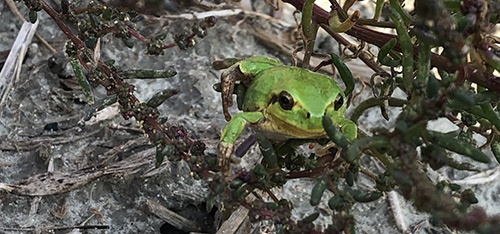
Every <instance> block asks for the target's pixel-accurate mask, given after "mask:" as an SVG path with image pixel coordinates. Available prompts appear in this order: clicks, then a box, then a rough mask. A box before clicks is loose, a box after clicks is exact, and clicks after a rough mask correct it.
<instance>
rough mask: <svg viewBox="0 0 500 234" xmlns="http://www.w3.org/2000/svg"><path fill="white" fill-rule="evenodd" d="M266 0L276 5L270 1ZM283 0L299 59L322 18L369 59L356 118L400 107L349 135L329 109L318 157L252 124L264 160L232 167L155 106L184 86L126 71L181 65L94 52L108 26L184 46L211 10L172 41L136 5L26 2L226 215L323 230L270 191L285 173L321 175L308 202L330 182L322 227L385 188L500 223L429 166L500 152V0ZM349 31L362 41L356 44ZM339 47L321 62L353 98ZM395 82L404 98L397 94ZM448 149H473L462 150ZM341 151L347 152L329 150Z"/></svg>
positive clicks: (149, 43) (129, 37) (164, 48)
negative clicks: (139, 83)
mask: <svg viewBox="0 0 500 234" xmlns="http://www.w3.org/2000/svg"><path fill="white" fill-rule="evenodd" d="M235 2H237V1H235ZM266 2H268V3H269V4H270V7H272V5H273V4H272V3H271V2H272V1H270V0H267V1H266ZM283 2H285V3H288V4H291V5H292V6H294V7H295V8H296V9H297V10H298V11H302V20H301V25H300V26H301V28H302V31H301V32H302V33H301V37H302V40H303V43H302V44H301V47H300V48H297V51H299V50H302V51H304V54H305V55H304V58H300V59H301V60H302V64H303V65H304V67H308V66H309V61H310V58H311V57H314V56H317V55H316V54H315V53H314V51H313V48H314V42H315V37H316V34H317V32H318V29H319V28H322V29H323V30H325V31H326V32H327V33H328V34H329V35H330V36H331V37H332V38H334V39H335V40H336V41H337V42H338V43H339V44H340V45H341V46H342V47H343V48H345V49H344V50H342V53H347V51H350V52H351V55H352V56H354V57H357V58H359V59H360V60H362V61H363V62H364V63H365V64H366V66H368V67H369V68H370V69H372V70H373V75H372V77H371V82H370V84H369V86H370V87H371V89H372V91H373V96H372V97H371V98H369V99H367V100H365V101H363V102H362V103H360V104H359V105H358V106H356V107H355V108H354V111H353V114H352V116H351V120H352V121H354V122H355V123H356V122H357V120H358V118H359V117H360V116H361V115H362V114H363V113H364V111H365V110H367V109H369V108H373V107H376V108H380V110H381V113H382V117H384V118H388V115H387V113H386V110H387V108H388V107H401V108H402V111H401V112H400V113H399V115H398V116H397V118H396V121H395V122H396V124H395V126H394V127H393V128H390V129H385V128H375V129H370V131H369V132H363V131H361V130H360V131H359V132H358V137H357V138H356V139H354V140H352V141H349V140H347V139H346V138H345V137H344V136H343V135H342V133H341V132H340V131H339V130H338V129H337V127H336V126H334V125H333V123H332V120H331V119H328V118H324V120H323V125H324V128H325V130H326V131H327V133H328V136H329V138H330V139H329V140H331V141H333V142H335V145H336V146H335V147H332V148H330V149H328V153H327V154H326V155H323V156H322V157H317V156H316V155H315V154H314V153H312V154H310V155H305V154H304V153H300V152H296V151H295V150H294V147H281V146H282V145H279V146H278V145H277V144H276V143H275V142H271V141H269V140H267V139H266V138H265V137H263V136H259V135H257V136H256V138H257V141H258V142H259V146H260V147H261V149H263V150H262V153H263V155H264V159H263V160H262V163H260V164H258V165H257V166H256V167H255V168H252V169H249V170H246V169H241V170H239V171H236V172H234V173H233V174H230V175H228V176H226V175H224V174H223V173H220V172H218V168H217V166H216V160H217V159H216V157H215V156H214V155H208V154H206V153H205V148H206V146H205V144H204V143H203V142H202V141H200V140H193V139H191V138H190V134H189V133H188V132H187V131H186V130H185V129H184V128H183V127H182V126H177V125H175V123H169V122H168V121H166V118H164V116H162V114H161V113H160V112H159V111H158V110H157V108H156V107H158V106H159V105H160V104H161V103H163V102H164V101H165V100H166V99H168V98H169V97H171V96H173V95H175V94H176V93H178V91H177V90H173V89H168V90H164V91H162V92H160V93H158V94H157V95H155V96H154V97H152V98H151V99H150V100H149V101H147V102H140V101H139V100H138V99H137V98H136V97H135V95H134V86H133V85H131V84H129V83H128V82H127V80H128V79H140V78H151V77H153V78H155V77H156V78H160V77H170V76H174V75H175V74H176V72H175V71H173V70H165V71H152V70H147V69H144V70H122V69H120V68H118V67H115V66H114V64H113V61H101V59H100V58H99V57H98V56H96V55H95V53H94V51H96V50H98V49H97V47H98V44H99V39H100V38H102V37H104V36H106V35H108V34H112V35H113V36H114V37H116V38H119V39H121V40H122V41H123V43H124V44H125V45H127V46H129V47H133V46H134V44H135V43H137V42H140V43H144V44H145V45H146V48H147V51H146V53H148V54H151V55H158V54H162V53H168V49H169V48H172V47H178V48H179V49H181V50H188V49H189V48H191V47H193V46H196V43H195V39H200V40H202V38H203V37H204V36H205V35H206V34H207V33H210V28H211V27H213V26H214V24H215V23H216V19H215V18H214V17H209V18H205V19H203V20H200V21H198V23H197V24H195V25H193V26H192V27H191V28H186V29H185V30H184V31H181V32H177V33H176V35H175V36H174V41H173V42H170V43H169V42H166V38H165V35H149V36H144V35H141V34H140V33H139V32H138V31H136V30H135V25H134V23H133V21H132V19H134V18H135V17H137V16H138V13H137V12H136V11H135V10H138V9H134V10H132V9H127V8H115V7H110V6H106V5H104V4H102V3H99V2H98V1H90V2H89V3H88V4H87V5H86V6H85V7H83V8H76V7H74V5H73V4H72V3H70V1H68V0H62V1H61V5H60V6H61V9H59V11H56V10H54V9H53V8H52V7H51V6H50V5H49V4H47V2H46V1H45V0H25V1H24V3H25V4H26V6H27V7H28V8H29V9H30V14H29V18H30V20H32V21H35V20H36V18H37V14H40V13H39V12H40V11H43V12H45V13H47V14H48V15H49V16H50V17H51V18H52V19H53V20H54V22H55V23H56V24H57V25H58V26H59V28H60V29H61V31H62V32H63V33H64V34H65V35H66V36H67V38H68V39H69V42H68V43H67V44H66V53H67V54H68V56H69V57H70V58H71V59H72V63H71V64H72V66H73V70H74V72H75V76H76V77H77V78H78V80H79V83H80V85H81V86H82V89H83V90H84V92H85V94H86V97H87V99H88V101H89V103H94V102H95V103H101V106H97V104H96V107H97V108H96V109H99V108H103V107H105V106H106V105H110V104H111V103H114V102H118V103H119V104H120V111H121V114H122V116H123V118H125V119H130V118H135V119H136V120H137V121H138V122H140V123H142V127H143V129H144V131H145V133H146V134H147V136H148V138H149V140H150V142H152V144H153V145H154V146H155V147H156V160H157V165H160V164H161V163H162V162H163V160H164V158H166V159H168V160H171V161H177V160H184V161H186V162H188V163H189V165H190V167H191V171H192V172H193V175H194V176H196V177H198V178H200V179H203V180H205V181H207V182H208V184H209V186H210V189H211V194H210V195H209V196H208V198H207V200H208V202H207V204H208V206H209V207H211V206H213V205H216V204H218V203H219V202H222V203H224V205H223V207H224V210H222V213H223V217H226V218H227V216H228V215H230V214H231V211H232V210H233V209H235V208H236V207H237V206H239V205H242V206H244V207H246V208H248V209H249V210H250V216H249V217H250V219H251V221H259V220H272V221H273V222H274V223H275V224H276V227H277V230H278V231H279V232H280V233H314V232H319V231H320V230H316V229H315V226H314V225H313V223H312V222H313V221H314V220H315V219H316V218H317V217H318V216H319V215H320V214H319V213H318V212H314V213H311V215H310V216H308V217H306V218H304V219H302V220H298V221H296V220H292V219H291V209H292V207H293V204H290V202H289V201H287V200H283V199H279V198H277V196H275V195H274V194H273V193H272V192H271V190H272V189H273V188H276V187H280V186H282V185H284V184H285V183H286V182H287V181H288V180H290V179H294V178H315V179H316V180H317V183H316V185H315V186H314V188H313V189H312V191H311V198H310V203H311V205H313V206H316V205H318V204H319V202H320V201H321V199H323V194H324V192H325V190H329V191H331V192H332V193H333V194H334V196H333V197H331V198H330V200H329V201H328V205H329V207H330V208H331V209H332V211H333V216H332V217H331V218H332V220H333V224H332V225H330V226H329V227H328V228H327V230H323V231H324V232H326V233H342V232H344V233H354V227H355V225H356V221H355V219H354V217H353V215H352V214H351V210H352V207H353V205H354V204H355V203H358V202H371V201H374V200H377V199H380V198H381V197H382V194H383V193H385V192H388V191H392V190H396V191H398V192H399V193H400V194H401V195H403V196H404V197H405V198H406V199H408V200H411V201H413V203H414V206H415V207H416V208H417V209H418V210H420V211H424V212H427V213H429V214H431V215H432V219H433V221H434V223H436V224H439V223H444V224H446V225H447V226H449V227H450V228H453V229H460V230H474V231H476V232H478V233H494V232H495V230H500V217H499V216H490V215H488V214H486V213H485V211H484V210H483V209H481V208H473V209H471V208H470V206H471V205H472V204H474V203H476V202H477V200H476V198H475V196H474V194H473V193H472V192H471V191H470V190H468V189H462V188H460V186H457V185H455V184H450V183H448V182H446V181H437V182H435V181H432V180H431V179H429V177H428V176H427V174H426V170H427V168H428V166H429V167H430V168H432V169H434V170H437V169H439V168H442V167H451V168H454V169H455V170H469V171H479V170H480V169H478V167H477V165H478V164H489V163H494V162H491V161H492V160H491V157H489V156H487V155H486V154H485V153H483V150H491V151H492V152H493V155H494V156H495V157H496V160H497V162H500V132H499V130H500V117H499V105H498V104H499V93H500V77H498V74H499V72H500V47H499V43H500V38H498V37H496V36H494V35H493V34H492V33H493V32H492V30H493V28H494V27H495V26H496V25H497V24H498V22H499V21H500V13H499V12H500V2H498V1H493V0H440V1H430V0H421V1H416V3H415V6H414V10H413V11H412V12H408V11H406V10H405V9H404V8H403V7H402V3H403V2H404V1H398V0H389V1H383V0H377V1H376V3H374V4H376V6H375V9H376V13H375V16H374V17H373V18H372V19H364V18H360V15H359V12H354V13H351V14H348V13H347V12H348V11H349V8H350V6H351V5H352V3H353V2H354V1H345V3H344V5H343V6H340V5H339V3H338V2H337V1H335V0H331V1H330V2H331V3H332V7H331V12H327V11H325V10H323V9H321V8H319V7H317V6H315V5H314V1H311V0H306V1H304V0H283ZM381 15H385V16H388V20H387V21H382V20H380V21H379V17H380V16H381ZM367 25H369V26H373V27H372V28H374V27H384V28H393V29H395V31H396V33H397V34H396V35H392V34H387V33H382V32H378V31H376V30H374V29H370V28H368V27H366V26H367ZM345 34H347V35H349V36H351V37H353V38H356V39H357V40H358V41H360V42H362V44H363V46H357V45H353V44H351V42H349V41H348V40H346V39H345ZM364 45H372V46H376V47H378V48H379V50H378V54H377V55H376V56H372V54H371V53H370V52H369V51H368V49H366V48H367V47H365V46H364ZM228 46H230V45H228ZM352 56H351V57H352ZM344 57H345V56H344V55H342V54H341V56H338V55H335V54H333V55H331V57H330V58H329V59H326V60H325V62H324V63H322V64H321V66H326V65H330V64H334V66H335V67H336V68H337V70H338V73H339V74H340V76H341V77H342V79H343V81H344V83H345V86H346V87H347V90H346V91H347V92H346V93H347V94H348V95H349V97H351V98H352V96H353V95H354V93H353V92H352V90H353V89H354V79H353V77H352V75H351V74H350V71H349V69H348V67H347V66H346V65H345V64H344V63H343V62H342V60H341V59H340V58H344ZM319 68H320V67H317V68H316V69H319ZM94 84H97V85H100V86H102V87H104V88H105V90H106V91H107V94H108V97H109V99H108V100H105V101H102V100H99V101H97V100H93V98H94V97H93V95H92V85H94ZM396 89H399V90H401V91H402V92H403V93H404V94H405V96H406V98H398V97H394V96H393V93H394V91H395V90H396ZM237 95H241V94H237ZM102 103H104V104H102ZM167 114H168V113H167ZM438 118H447V119H449V120H451V121H452V122H454V123H457V126H458V127H459V129H458V130H456V131H453V132H449V133H441V132H437V131H433V130H432V129H428V127H427V126H428V123H429V121H432V120H436V119H438ZM474 134H479V135H481V136H483V137H485V138H486V139H487V141H486V143H485V144H484V145H481V146H478V145H476V142H475V141H474V139H473V135H474ZM300 143H302V142H300ZM318 143H320V144H324V143H325V141H320V142H318ZM297 144H299V143H296V142H292V143H291V144H289V145H292V146H293V145H297ZM450 152H455V153H458V154H460V155H462V156H461V157H465V158H468V159H467V160H456V158H454V157H451V156H450ZM336 155H340V156H341V159H340V160H334V159H335V158H336V157H335V156H336ZM366 157H369V158H372V159H374V160H376V161H378V162H379V163H380V165H382V168H383V170H382V171H368V170H366V169H365V168H364V165H363V164H362V159H363V158H366ZM359 176H367V177H369V178H371V179H372V180H373V181H374V186H373V188H372V189H371V190H369V191H365V190H361V189H359V188H358V187H356V181H357V179H356V178H358V177H359ZM256 190H260V191H263V192H264V193H267V194H268V195H269V196H270V197H271V201H266V200H263V199H256V200H254V201H247V200H246V197H247V196H248V195H249V194H251V193H253V192H255V191H256ZM456 198H458V199H456Z"/></svg>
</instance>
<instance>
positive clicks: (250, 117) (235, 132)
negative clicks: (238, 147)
mask: <svg viewBox="0 0 500 234" xmlns="http://www.w3.org/2000/svg"><path fill="white" fill-rule="evenodd" d="M263 118H264V116H263V115H262V113H261V112H241V113H238V114H236V115H234V116H233V118H232V119H231V121H229V123H228V124H227V125H226V127H224V129H223V130H222V135H221V141H220V143H219V146H218V149H217V166H218V167H219V168H220V169H221V171H223V172H224V173H226V174H227V173H228V172H229V169H230V166H231V164H230V163H231V154H232V153H233V148H234V142H235V141H236V139H237V138H238V136H239V135H240V134H241V132H242V131H243V129H245V127H246V126H247V125H248V124H254V123H257V122H259V121H260V120H262V119H263Z"/></svg>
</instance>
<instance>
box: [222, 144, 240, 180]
mask: <svg viewBox="0 0 500 234" xmlns="http://www.w3.org/2000/svg"><path fill="white" fill-rule="evenodd" d="M233 148H234V144H232V143H228V142H223V141H221V142H220V143H219V146H218V148H217V167H218V168H219V169H220V170H221V171H222V172H223V173H224V174H226V175H227V174H229V171H230V169H231V163H236V164H237V163H239V162H240V161H239V160H238V159H235V158H233V157H231V155H232V154H233Z"/></svg>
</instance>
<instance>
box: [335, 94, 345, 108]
mask: <svg viewBox="0 0 500 234" xmlns="http://www.w3.org/2000/svg"><path fill="white" fill-rule="evenodd" d="M342 105H344V98H343V97H342V95H340V94H339V95H338V96H337V98H335V102H334V103H333V108H334V109H335V110H336V111H337V110H339V109H340V107H342Z"/></svg>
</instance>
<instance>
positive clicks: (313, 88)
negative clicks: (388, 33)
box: [217, 56, 357, 172]
mask: <svg viewBox="0 0 500 234" xmlns="http://www.w3.org/2000/svg"><path fill="white" fill-rule="evenodd" d="M233 62H235V63H234V64H233V65H231V66H230V67H229V69H227V70H225V71H224V72H223V73H222V75H221V84H222V90H221V95H222V102H223V111H224V115H225V116H226V120H228V121H229V123H228V124H227V125H226V127H225V128H224V129H223V131H222V135H221V140H220V143H219V146H218V153H217V158H218V166H219V167H220V168H221V170H222V171H224V172H228V171H229V167H230V161H231V160H230V159H231V154H232V152H233V147H234V143H235V141H236V139H237V138H238V136H239V135H240V134H241V132H242V131H243V129H244V128H245V127H246V126H250V127H252V128H253V129H254V130H255V131H259V132H261V133H263V134H264V136H266V137H267V138H269V139H270V140H274V141H284V140H288V139H319V138H327V135H326V133H325V130H324V128H323V125H322V117H323V115H327V116H329V117H330V118H331V119H332V120H333V122H334V123H335V124H336V125H337V126H338V127H339V128H340V129H341V131H342V133H343V134H344V135H345V137H346V138H347V139H349V140H353V139H355V138H356V134H357V127H356V124H355V123H354V122H352V121H351V120H349V119H346V118H345V111H346V101H345V100H346V97H345V96H344V93H343V91H342V89H341V88H340V87H339V85H338V84H337V83H335V82H334V81H333V80H332V79H331V78H330V77H328V76H326V75H322V74H319V73H315V72H312V71H309V70H307V69H304V68H299V67H293V66H285V65H283V64H281V63H280V62H278V61H277V60H274V59H270V58H267V57H261V56H256V57H251V58H247V59H244V60H241V61H233ZM226 68H227V66H226ZM236 81H240V85H241V84H243V85H245V87H246V91H245V93H244V94H243V95H244V96H243V100H242V106H241V109H242V111H243V112H239V113H237V114H235V115H234V116H233V117H232V118H231V116H230V115H229V112H228V107H229V106H231V105H232V94H233V90H234V87H235V82H236Z"/></svg>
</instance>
